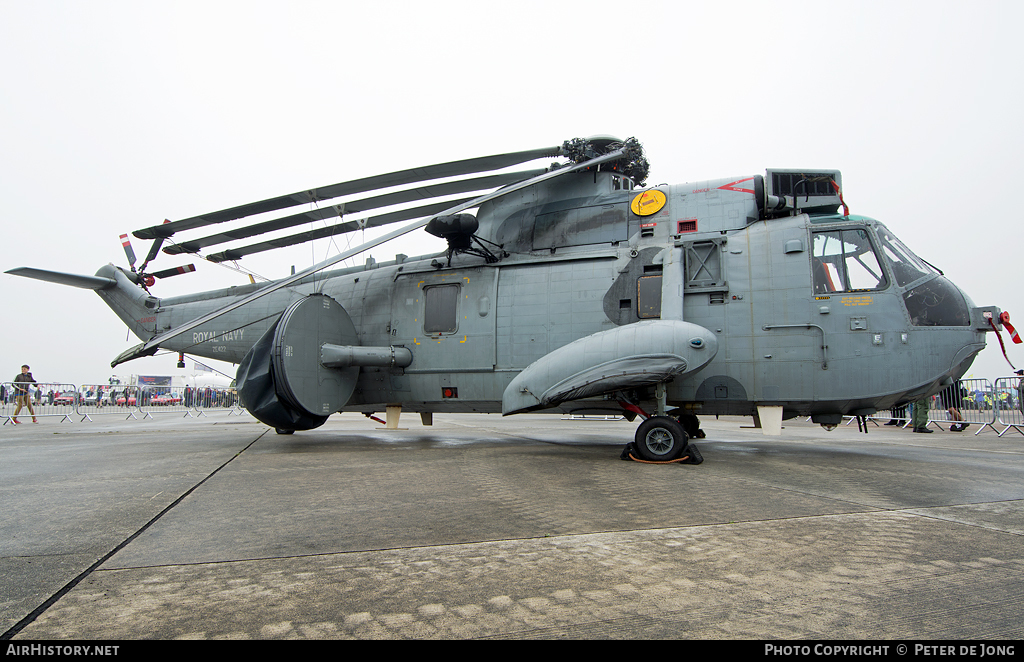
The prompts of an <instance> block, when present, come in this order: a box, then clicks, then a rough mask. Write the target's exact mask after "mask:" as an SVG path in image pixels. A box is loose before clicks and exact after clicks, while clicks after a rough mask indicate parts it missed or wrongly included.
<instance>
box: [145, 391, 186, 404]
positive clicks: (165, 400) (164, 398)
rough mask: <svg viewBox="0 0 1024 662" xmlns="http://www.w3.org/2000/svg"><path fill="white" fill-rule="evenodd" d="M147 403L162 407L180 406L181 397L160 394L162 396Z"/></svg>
mask: <svg viewBox="0 0 1024 662" xmlns="http://www.w3.org/2000/svg"><path fill="white" fill-rule="evenodd" d="M149 403H150V404H151V405H162V406H170V405H180V404H181V396H180V395H174V394H173V393H162V394H160V395H158V396H155V397H154V398H153V399H152V400H150V401H149Z"/></svg>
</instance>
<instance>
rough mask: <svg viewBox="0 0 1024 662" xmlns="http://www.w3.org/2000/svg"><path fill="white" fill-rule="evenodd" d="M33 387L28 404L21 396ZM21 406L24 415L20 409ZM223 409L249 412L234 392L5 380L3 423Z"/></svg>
mask: <svg viewBox="0 0 1024 662" xmlns="http://www.w3.org/2000/svg"><path fill="white" fill-rule="evenodd" d="M23 388H24V389H28V391H29V395H28V396H22V397H27V400H23V399H22V397H18V395H17V394H18V393H20V392H21V390H22V389H23ZM19 406H20V411H18V409H19ZM213 410H221V411H226V412H227V413H228V415H229V416H230V415H231V414H235V413H237V414H238V415H239V416H241V415H242V414H244V413H246V411H245V409H243V408H242V406H241V404H240V403H239V401H238V394H237V393H236V392H235V390H234V389H230V388H212V387H211V388H192V387H190V386H189V387H185V388H172V387H169V386H145V387H139V386H120V385H113V386H111V385H108V384H83V385H81V386H75V385H74V384H63V383H50V382H46V383H35V382H30V383H27V384H23V383H17V384H16V383H14V382H0V419H2V420H3V425H7V424H8V423H11V424H12V425H13V424H15V423H24V422H25V421H23V420H22V421H15V420H14V417H15V412H16V411H17V416H18V417H19V418H32V419H33V420H36V419H37V418H38V417H40V416H60V417H61V422H64V421H65V420H68V421H71V417H72V416H76V415H77V416H81V421H87V420H88V421H92V417H93V416H97V415H103V414H121V415H124V416H125V420H128V419H129V418H134V419H136V420H138V417H137V416H136V413H140V414H143V418H153V414H154V413H167V414H181V415H182V416H183V417H193V416H206V412H207V411H213Z"/></svg>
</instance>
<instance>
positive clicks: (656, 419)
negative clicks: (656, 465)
mask: <svg viewBox="0 0 1024 662" xmlns="http://www.w3.org/2000/svg"><path fill="white" fill-rule="evenodd" d="M689 442H690V440H689V437H687V436H686V431H685V430H683V426H682V425H680V424H679V421H677V420H675V419H674V418H672V417H670V416H652V417H651V418H648V419H647V420H646V421H644V422H643V423H641V424H640V427H638V428H637V429H636V435H635V436H634V438H633V443H634V445H635V446H636V451H637V453H639V454H640V459H641V460H646V461H648V462H668V461H671V460H675V459H678V458H679V456H680V455H682V454H683V451H685V450H686V446H687V444H689Z"/></svg>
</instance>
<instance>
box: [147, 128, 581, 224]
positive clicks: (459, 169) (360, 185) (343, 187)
mask: <svg viewBox="0 0 1024 662" xmlns="http://www.w3.org/2000/svg"><path fill="white" fill-rule="evenodd" d="M560 153H561V147H557V146H556V147H543V148H541V149H533V150H527V151H524V152H510V153H508V154H495V155H493V156H481V157H477V158H475V159H465V160H462V161H450V162H448V163H438V164H436V165H431V166H425V167H420V168H410V169H408V170H398V171H396V172H390V173H386V174H383V175H375V176H373V177H364V178H362V179H353V180H351V181H348V182H341V183H338V184H332V185H330V186H324V187H322V188H319V189H311V190H308V191H299V192H297V193H291V194H289V195H282V196H278V197H276V198H269V199H267V200H261V201H259V202H252V203H249V204H246V205H239V206H238V207H232V208H230V209H224V210H221V211H215V212H211V213H209V214H203V215H201V216H193V217H191V218H185V219H182V220H180V221H172V222H170V223H164V224H162V225H154V226H152V227H149V228H144V229H142V230H136V231H135V232H134V233H133V234H134V235H135V236H136V237H138V238H139V239H155V238H157V237H170V236H171V235H173V234H174V233H175V232H179V231H181V230H191V229H193V228H198V227H202V226H204V225H212V224H214V223H223V222H225V221H232V220H234V219H236V218H243V217H245V216H252V215H254V214H262V213H264V212H268V211H277V210H278V209H286V208H288V207H294V206H295V205H301V204H307V203H310V202H319V201H320V200H329V199H331V198H337V197H338V196H342V195H351V194H354V193H364V192H366V191H373V190H376V189H381V188H387V187H389V186H401V185H404V184H412V183H413V182H422V181H427V180H430V179H439V178H441V177H455V176H458V175H468V174H471V173H474V172H487V171H489V170H500V169H501V168H507V167H509V166H513V165H516V164H517V163H526V162H527V161H534V160H536V159H542V158H551V157H555V156H558V155H559V154H560Z"/></svg>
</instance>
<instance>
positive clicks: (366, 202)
mask: <svg viewBox="0 0 1024 662" xmlns="http://www.w3.org/2000/svg"><path fill="white" fill-rule="evenodd" d="M543 172H544V170H543V169H540V170H521V171H519V172H511V173H507V174H503V175H489V176H487V177H476V178H473V179H460V180H458V181H454V182H445V183H443V184H433V185H428V186H418V187H416V188H413V189H407V190H404V191H396V192H394V193H386V194H384V195H377V196H373V197H371V198H363V199H362V200H351V201H349V202H345V203H343V204H341V205H334V206H331V207H325V208H323V209H314V210H312V211H308V212H303V213H301V214H293V215H291V216H285V217H283V218H278V219H275V220H272V221H265V222H263V223H255V224H253V225H247V226H245V227H243V228H238V229H235V230H228V231H227V232H221V233H219V234H214V235H210V236H208V237H201V238H199V239H190V240H188V241H183V242H181V243H180V244H177V245H174V246H168V247H167V248H165V249H164V252H165V253H167V254H169V255H177V254H179V253H195V252H197V251H199V250H200V249H202V248H205V247H207V246H216V245H217V244H223V243H225V242H228V241H233V240H235V239H244V238H246V237H255V236H256V235H260V234H265V233H267V232H273V231H275V230H282V229H284V228H290V227H294V226H296V225H302V224H303V223H307V222H310V221H320V220H325V219H328V218H336V217H338V216H342V215H343V214H349V213H355V212H362V211H368V210H370V209H379V208H381V207H389V206H391V205H398V204H404V203H406V202H412V201H415V200H426V199H429V198H437V197H441V196H447V195H454V194H456V193H466V192H468V191H483V190H485V189H492V188H497V187H499V186H505V185H507V184H512V183H514V182H519V181H522V180H524V179H529V178H530V177H536V176H537V175H539V174H541V173H543ZM424 213H425V214H428V213H432V212H424ZM409 218H415V216H397V217H394V218H392V220H390V221H388V222H390V223H393V222H395V221H401V220H407V219H409ZM379 225H383V223H379ZM351 229H352V230H358V229H359V226H352V228H351ZM347 231H348V230H340V231H339V232H347ZM330 234H337V232H332V233H330ZM293 236H298V235H293ZM320 236H330V235H320ZM292 243H301V242H292ZM281 245H282V246H290V245H292V244H291V243H286V244H281ZM227 252H232V251H227ZM253 252H258V251H253ZM225 259H231V260H237V259H238V258H237V257H231V258H225Z"/></svg>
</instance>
